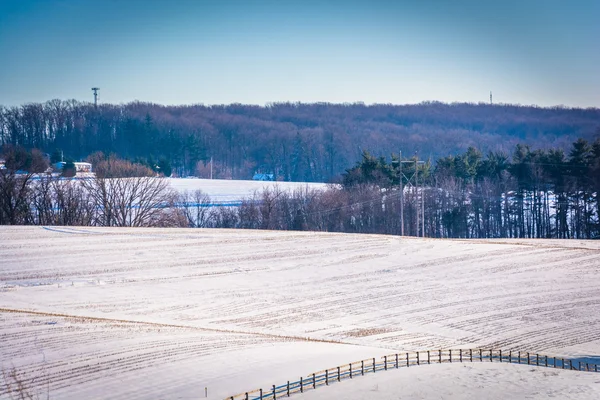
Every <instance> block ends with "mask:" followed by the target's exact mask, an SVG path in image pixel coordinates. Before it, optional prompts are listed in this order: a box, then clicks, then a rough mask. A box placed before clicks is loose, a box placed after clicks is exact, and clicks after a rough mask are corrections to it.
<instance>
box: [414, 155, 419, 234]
mask: <svg viewBox="0 0 600 400" xmlns="http://www.w3.org/2000/svg"><path fill="white" fill-rule="evenodd" d="M417 160H418V159H417V158H416V157H415V195H416V196H418V194H419V169H418V168H417ZM416 196H415V198H416V199H417V206H416V207H415V210H416V211H417V220H416V222H417V226H416V228H417V237H419V198H418V197H416Z"/></svg>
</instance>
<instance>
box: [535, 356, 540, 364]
mask: <svg viewBox="0 0 600 400" xmlns="http://www.w3.org/2000/svg"><path fill="white" fill-rule="evenodd" d="M535 365H540V355H539V354H536V355H535Z"/></svg>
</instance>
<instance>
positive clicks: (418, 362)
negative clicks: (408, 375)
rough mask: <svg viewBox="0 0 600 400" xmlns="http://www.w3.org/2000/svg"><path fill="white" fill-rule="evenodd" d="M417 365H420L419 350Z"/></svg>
mask: <svg viewBox="0 0 600 400" xmlns="http://www.w3.org/2000/svg"><path fill="white" fill-rule="evenodd" d="M417 365H421V360H419V352H418V351H417Z"/></svg>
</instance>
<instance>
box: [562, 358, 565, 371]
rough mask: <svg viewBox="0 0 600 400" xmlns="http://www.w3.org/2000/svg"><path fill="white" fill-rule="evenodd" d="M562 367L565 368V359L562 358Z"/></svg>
mask: <svg viewBox="0 0 600 400" xmlns="http://www.w3.org/2000/svg"><path fill="white" fill-rule="evenodd" d="M562 369H565V359H564V358H563V359H562Z"/></svg>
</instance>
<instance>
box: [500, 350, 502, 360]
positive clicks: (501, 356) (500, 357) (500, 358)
mask: <svg viewBox="0 0 600 400" xmlns="http://www.w3.org/2000/svg"><path fill="white" fill-rule="evenodd" d="M500 362H502V349H500Z"/></svg>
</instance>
